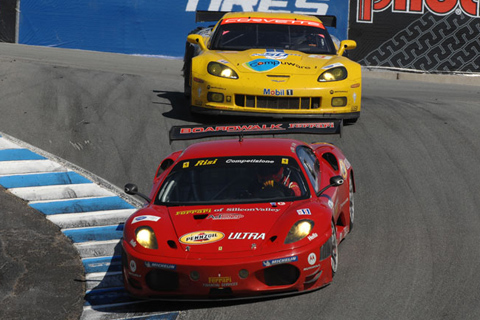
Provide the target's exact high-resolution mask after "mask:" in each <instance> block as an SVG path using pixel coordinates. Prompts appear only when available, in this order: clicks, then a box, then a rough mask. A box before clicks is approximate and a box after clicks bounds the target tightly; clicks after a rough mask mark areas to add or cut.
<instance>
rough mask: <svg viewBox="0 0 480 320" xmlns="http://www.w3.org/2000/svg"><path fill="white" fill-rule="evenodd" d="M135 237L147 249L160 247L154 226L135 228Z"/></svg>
mask: <svg viewBox="0 0 480 320" xmlns="http://www.w3.org/2000/svg"><path fill="white" fill-rule="evenodd" d="M135 238H136V240H137V242H138V243H139V244H140V245H141V246H142V247H144V248H147V249H158V244H157V238H156V237H155V233H154V232H153V230H152V228H150V227H147V226H142V227H139V228H137V230H135Z"/></svg>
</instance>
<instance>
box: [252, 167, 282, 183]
mask: <svg viewBox="0 0 480 320" xmlns="http://www.w3.org/2000/svg"><path fill="white" fill-rule="evenodd" d="M284 171H285V169H284V167H283V166H279V165H272V166H263V167H260V168H258V169H257V176H258V180H259V181H260V182H265V181H270V180H273V181H275V182H281V181H282V179H283V173H284Z"/></svg>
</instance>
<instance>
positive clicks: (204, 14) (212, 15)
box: [195, 10, 337, 28]
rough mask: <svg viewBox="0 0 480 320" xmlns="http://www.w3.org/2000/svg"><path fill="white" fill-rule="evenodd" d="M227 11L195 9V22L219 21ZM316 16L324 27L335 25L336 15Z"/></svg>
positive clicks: (333, 26)
mask: <svg viewBox="0 0 480 320" xmlns="http://www.w3.org/2000/svg"><path fill="white" fill-rule="evenodd" d="M226 13H229V11H206V10H197V11H196V16H195V22H211V21H219V20H220V19H222V17H223V16H224V15H225V14H226ZM312 16H314V17H317V18H318V19H320V21H322V23H323V25H324V26H325V27H332V28H336V27H337V17H336V16H330V15H312Z"/></svg>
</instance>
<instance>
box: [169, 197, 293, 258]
mask: <svg viewBox="0 0 480 320" xmlns="http://www.w3.org/2000/svg"><path fill="white" fill-rule="evenodd" d="M290 205H291V203H283V202H280V203H271V204H269V203H257V204H248V205H215V206H196V207H192V206H188V207H169V208H168V210H169V214H170V217H171V220H172V222H173V225H174V228H175V231H176V233H177V236H178V239H179V242H180V243H181V245H182V246H183V248H184V249H187V248H186V247H187V246H188V247H189V248H188V251H190V252H192V253H218V252H220V251H221V252H224V253H227V252H238V251H245V250H255V249H257V248H258V249H260V247H261V246H262V244H263V243H264V242H265V241H268V240H269V238H271V237H272V236H275V235H276V234H274V233H275V232H274V230H272V227H273V225H274V224H275V222H276V221H277V220H278V219H279V218H280V217H281V216H282V215H283V214H284V213H285V211H286V210H287V209H288V207H290ZM278 236H280V235H278Z"/></svg>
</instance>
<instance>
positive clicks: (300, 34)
mask: <svg viewBox="0 0 480 320" xmlns="http://www.w3.org/2000/svg"><path fill="white" fill-rule="evenodd" d="M252 48H262V49H263V48H264V49H277V50H298V51H301V52H304V53H312V54H335V46H334V44H333V41H332V39H331V37H330V35H329V33H328V31H327V30H326V29H325V28H324V27H322V28H320V27H316V26H310V25H292V24H278V23H277V24H268V23H252V22H248V23H241V22H239V23H225V24H219V26H218V27H217V29H216V30H215V33H214V35H213V37H212V44H211V47H210V49H212V50H247V49H252Z"/></svg>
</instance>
